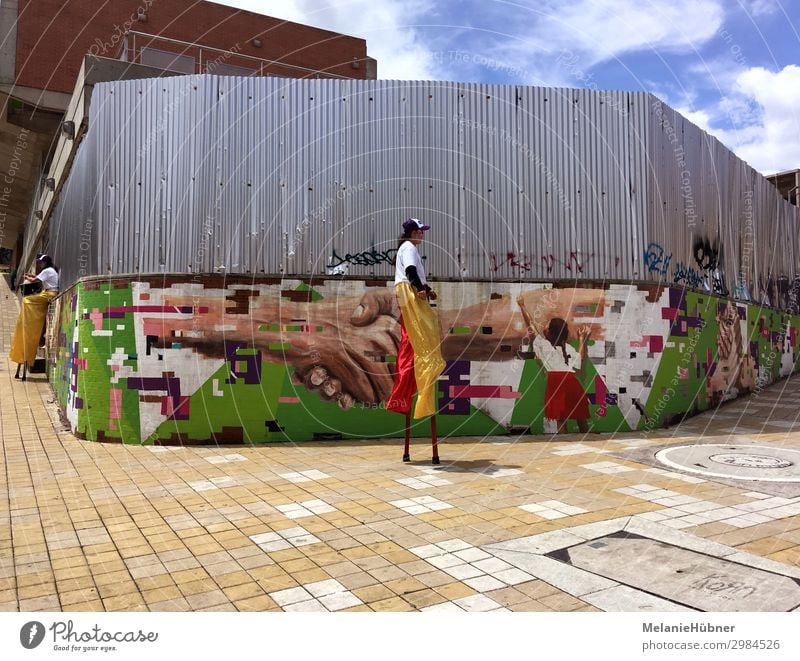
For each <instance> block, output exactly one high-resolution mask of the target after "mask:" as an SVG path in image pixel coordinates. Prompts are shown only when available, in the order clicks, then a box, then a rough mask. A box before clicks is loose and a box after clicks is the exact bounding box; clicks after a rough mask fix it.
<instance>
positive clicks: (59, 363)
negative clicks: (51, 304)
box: [49, 290, 78, 409]
mask: <svg viewBox="0 0 800 661" xmlns="http://www.w3.org/2000/svg"><path fill="white" fill-rule="evenodd" d="M77 296H78V293H77V291H75V290H72V291H69V292H67V293H65V294H63V295H62V297H61V299H60V300H59V302H58V305H59V310H58V329H59V332H58V337H59V345H58V346H57V347H56V355H55V357H54V359H53V361H52V363H53V364H51V365H50V366H49V369H50V384H51V385H52V387H53V392H54V393H55V396H56V399H57V400H58V403H59V404H60V405H61V408H62V409H66V407H67V402H68V401H69V388H70V379H71V378H72V365H73V356H72V347H73V343H74V340H75V315H74V314H73V313H72V300H73V298H77ZM76 308H77V302H76ZM62 337H63V338H64V339H63V345H62V344H60V342H61V338H62Z"/></svg>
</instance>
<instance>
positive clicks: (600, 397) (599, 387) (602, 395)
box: [594, 375, 606, 408]
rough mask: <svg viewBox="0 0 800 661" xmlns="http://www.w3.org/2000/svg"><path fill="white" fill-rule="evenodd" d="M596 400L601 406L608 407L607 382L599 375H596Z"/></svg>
mask: <svg viewBox="0 0 800 661" xmlns="http://www.w3.org/2000/svg"><path fill="white" fill-rule="evenodd" d="M594 401H595V402H597V404H599V405H600V407H601V408H605V407H606V384H605V381H603V379H602V378H600V376H599V375H598V376H595V377H594Z"/></svg>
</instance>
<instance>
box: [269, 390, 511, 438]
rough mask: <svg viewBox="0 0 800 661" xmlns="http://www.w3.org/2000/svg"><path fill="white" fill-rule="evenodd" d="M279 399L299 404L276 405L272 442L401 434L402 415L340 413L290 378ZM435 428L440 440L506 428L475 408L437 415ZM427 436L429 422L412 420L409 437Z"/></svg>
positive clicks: (365, 409)
mask: <svg viewBox="0 0 800 661" xmlns="http://www.w3.org/2000/svg"><path fill="white" fill-rule="evenodd" d="M439 394H440V395H441V394H442V393H441V391H440V393H439ZM282 397H292V398H294V397H296V398H298V399H299V400H300V402H299V403H297V404H286V403H282V404H280V405H279V409H278V418H277V419H278V424H279V425H280V426H281V427H282V428H283V432H279V433H276V434H274V436H273V440H284V441H308V440H312V439H313V438H314V435H315V434H318V435H324V434H332V435H335V434H341V436H342V438H344V439H361V440H367V439H381V438H398V437H402V436H403V433H404V427H405V416H403V415H400V414H398V413H393V412H391V411H387V410H386V409H384V408H382V407H381V406H375V407H372V406H369V405H363V404H355V405H354V406H352V407H351V408H350V409H348V410H343V409H341V408H339V406H338V405H337V404H336V403H335V402H329V401H325V400H323V399H322V398H321V397H320V396H319V395H318V394H317V393H315V392H309V391H308V390H306V389H305V387H304V386H302V385H297V384H295V383H293V382H292V380H291V379H289V378H287V379H286V380H285V381H284V389H283V393H282ZM436 424H437V433H438V434H439V436H440V437H441V438H445V437H447V436H448V435H454V434H459V435H481V436H483V435H487V436H488V435H496V434H504V433H507V430H506V429H505V427H502V426H501V425H498V424H497V423H496V422H495V421H494V420H492V419H491V418H490V417H489V416H487V415H486V414H485V413H483V412H482V411H479V410H478V409H476V408H474V407H470V414H469V415H441V414H440V415H438V416H437V417H436ZM344 430H346V431H344ZM430 433H431V432H430V421H429V419H427V418H426V419H423V420H412V424H411V435H412V436H414V437H423V438H424V437H429V436H430Z"/></svg>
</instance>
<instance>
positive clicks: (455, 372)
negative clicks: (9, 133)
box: [438, 360, 470, 415]
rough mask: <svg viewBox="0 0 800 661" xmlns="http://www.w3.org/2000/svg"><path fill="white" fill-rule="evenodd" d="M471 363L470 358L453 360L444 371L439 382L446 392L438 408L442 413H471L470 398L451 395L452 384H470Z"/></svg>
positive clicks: (448, 362) (440, 399) (440, 398)
mask: <svg viewBox="0 0 800 661" xmlns="http://www.w3.org/2000/svg"><path fill="white" fill-rule="evenodd" d="M469 369H470V364H469V361H468V360H451V361H447V365H446V366H445V368H444V372H442V377H440V379H439V383H440V384H441V386H442V391H443V392H444V394H443V395H442V396H441V397H439V403H438V410H439V414H440V415H469V407H470V403H469V398H467V397H450V396H449V395H448V393H449V392H450V387H451V386H468V385H470V382H469V379H468V377H469Z"/></svg>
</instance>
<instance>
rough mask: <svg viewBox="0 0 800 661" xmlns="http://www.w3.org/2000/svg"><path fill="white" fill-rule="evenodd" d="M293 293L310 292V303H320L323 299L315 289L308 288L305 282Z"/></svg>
mask: <svg viewBox="0 0 800 661" xmlns="http://www.w3.org/2000/svg"><path fill="white" fill-rule="evenodd" d="M295 291H307V292H311V296H310V297H309V298H310V299H311V300H312V301H321V300H322V299H323V298H324V297H323V296H322V294H320V293H319V292H318V291H317V290H316V289H313V288H312V287H309V286H308V285H307V284H306V283H305V282H301V283H300V284H299V285H298V286H297V289H295Z"/></svg>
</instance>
